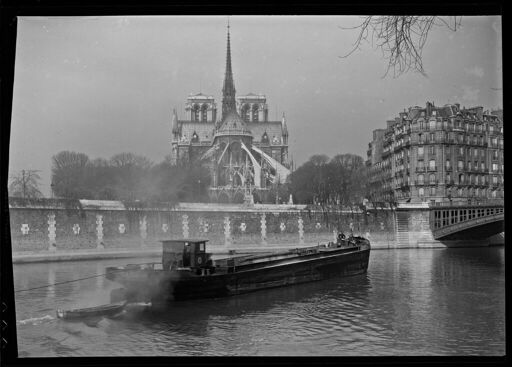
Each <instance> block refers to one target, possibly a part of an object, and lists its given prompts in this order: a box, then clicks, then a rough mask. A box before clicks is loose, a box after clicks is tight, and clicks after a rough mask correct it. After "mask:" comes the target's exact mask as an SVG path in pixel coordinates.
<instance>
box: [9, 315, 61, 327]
mask: <svg viewBox="0 0 512 367" xmlns="http://www.w3.org/2000/svg"><path fill="white" fill-rule="evenodd" d="M54 319H55V317H53V316H51V315H45V316H42V317H31V318H29V319H25V320H18V321H16V323H17V324H19V325H26V324H31V325H38V324H40V323H42V322H44V321H49V320H54Z"/></svg>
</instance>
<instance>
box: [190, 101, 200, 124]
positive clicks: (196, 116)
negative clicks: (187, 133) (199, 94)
mask: <svg viewBox="0 0 512 367" xmlns="http://www.w3.org/2000/svg"><path fill="white" fill-rule="evenodd" d="M191 117H192V121H199V105H198V104H195V105H194V106H193V107H192V116H191Z"/></svg>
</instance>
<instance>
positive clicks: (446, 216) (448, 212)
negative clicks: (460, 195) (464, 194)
mask: <svg viewBox="0 0 512 367" xmlns="http://www.w3.org/2000/svg"><path fill="white" fill-rule="evenodd" d="M504 210H505V208H504V207H503V206H487V207H479V206H478V207H464V208H454V207H450V208H443V209H441V208H439V209H435V210H432V212H431V217H430V223H431V228H432V230H434V231H435V230H438V229H440V228H444V227H447V226H452V225H455V224H457V223H462V222H469V221H475V220H476V219H478V218H485V217H490V216H495V215H503V213H504Z"/></svg>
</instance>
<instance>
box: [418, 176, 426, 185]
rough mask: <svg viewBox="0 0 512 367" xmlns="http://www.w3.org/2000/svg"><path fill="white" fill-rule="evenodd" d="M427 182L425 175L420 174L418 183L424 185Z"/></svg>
mask: <svg viewBox="0 0 512 367" xmlns="http://www.w3.org/2000/svg"><path fill="white" fill-rule="evenodd" d="M424 183H425V176H423V175H418V185H423V184H424Z"/></svg>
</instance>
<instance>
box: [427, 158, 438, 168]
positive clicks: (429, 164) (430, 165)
mask: <svg viewBox="0 0 512 367" xmlns="http://www.w3.org/2000/svg"><path fill="white" fill-rule="evenodd" d="M428 169H429V170H431V171H435V170H436V161H435V160H434V159H431V160H430V161H429V162H428Z"/></svg>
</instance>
